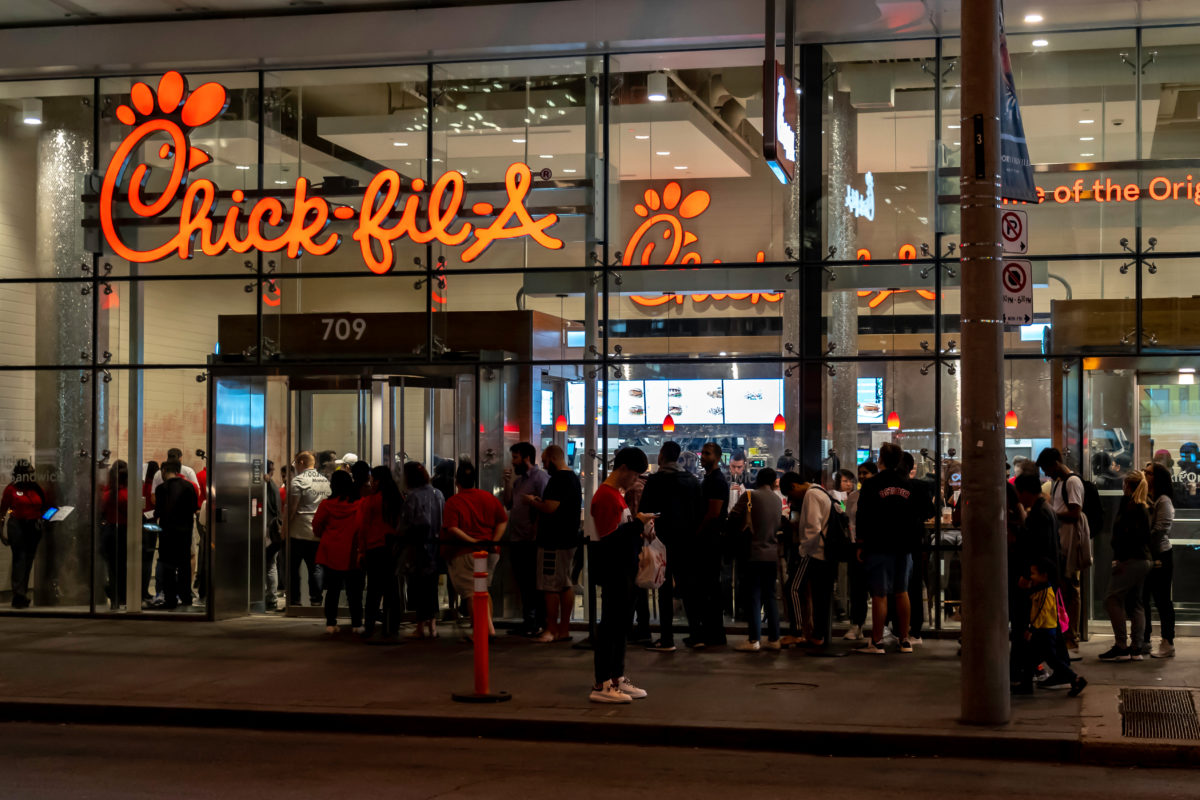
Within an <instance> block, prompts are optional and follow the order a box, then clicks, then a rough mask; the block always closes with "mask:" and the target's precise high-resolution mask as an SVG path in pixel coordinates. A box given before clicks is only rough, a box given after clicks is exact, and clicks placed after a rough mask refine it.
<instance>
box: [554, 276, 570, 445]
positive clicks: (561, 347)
mask: <svg viewBox="0 0 1200 800" xmlns="http://www.w3.org/2000/svg"><path fill="white" fill-rule="evenodd" d="M566 298H567V296H566V295H565V294H560V295H559V296H558V360H559V361H566V360H567V352H566V346H567V319H566V316H565V315H564V304H565V303H566ZM558 369H559V372H560V373H561V372H563V371H564V369H563V366H562V364H559V367H558ZM563 389H564V391H565V390H566V383H565V382H564V383H563ZM554 430H555V432H556V433H565V432H566V430H567V415H566V414H559V415H558V416H557V417H555V418H554Z"/></svg>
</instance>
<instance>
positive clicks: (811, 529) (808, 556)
mask: <svg viewBox="0 0 1200 800" xmlns="http://www.w3.org/2000/svg"><path fill="white" fill-rule="evenodd" d="M807 477H808V481H807V488H805V486H804V485H801V486H800V487H795V488H793V489H792V496H793V497H795V496H796V495H797V494H799V492H800V491H803V499H802V500H801V501H800V505H799V511H798V512H796V511H795V510H793V512H792V519H793V520H794V522H793V525H794V526H795V530H796V533H797V540H796V542H797V555H798V559H797V564H796V569H795V570H793V571H792V572H791V573H789V576H788V601H789V602H790V603H791V604H792V607H793V608H794V609H796V610H795V611H794V612H793V613H795V614H796V615H797V616H799V615H800V611H799V608H800V601H801V598H802V597H803V596H804V595H805V594H808V596H809V598H810V599H811V602H812V634H811V635H810V636H808V637H799V638H797V637H796V636H795V635H794V634H793V636H792V637H791V639H790V644H792V645H795V646H797V647H814V648H824V647H827V646H828V645H829V633H830V631H829V609H830V603H831V602H832V600H833V580H834V577H835V576H836V575H837V563H836V562H834V561H831V560H828V559H827V558H826V552H825V530H826V528H827V527H828V525H829V515H830V513H831V512H832V510H833V502H834V501H833V498H832V497H831V496H830V494H829V493H828V492H827V491H825V489H824V488H823V487H822V486H821V485H820V483H818V482H817V480H816V478H817V474H816V473H815V471H810V472H809V475H808V476H807ZM791 507H792V508H793V509H796V506H795V505H794V504H793V505H792V506H791Z"/></svg>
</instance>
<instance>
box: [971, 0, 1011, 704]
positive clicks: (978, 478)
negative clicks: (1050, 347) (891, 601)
mask: <svg viewBox="0 0 1200 800" xmlns="http://www.w3.org/2000/svg"><path fill="white" fill-rule="evenodd" d="M962 31H963V35H962V53H963V55H962V64H963V90H962V126H963V130H964V131H970V133H971V138H970V139H969V140H964V141H965V142H966V144H967V146H966V147H964V148H963V151H962V152H963V157H962V172H961V178H960V183H961V190H960V195H961V197H960V203H961V204H962V245H961V252H962V301H961V302H962V370H963V377H962V398H963V399H962V403H963V411H962V443H963V459H962V460H963V488H962V497H963V554H962V568H963V650H962V721H963V722H965V723H970V724H976V725H998V724H1003V723H1005V722H1008V719H1009V715H1010V705H1009V680H1008V679H1009V674H1008V647H1009V645H1008V586H1007V578H1008V569H1007V564H1006V561H1007V551H1006V531H1005V518H1004V514H1005V490H1004V480H1005V474H1004V426H1003V425H1002V424H1001V419H1000V412H1001V407H1002V400H1003V385H1002V375H1003V358H1004V339H1003V336H1004V318H1003V311H1002V307H1001V299H1000V264H1001V260H1000V259H1001V245H1000V117H999V111H1000V104H999V97H1000V0H973V2H970V3H963V4H962Z"/></svg>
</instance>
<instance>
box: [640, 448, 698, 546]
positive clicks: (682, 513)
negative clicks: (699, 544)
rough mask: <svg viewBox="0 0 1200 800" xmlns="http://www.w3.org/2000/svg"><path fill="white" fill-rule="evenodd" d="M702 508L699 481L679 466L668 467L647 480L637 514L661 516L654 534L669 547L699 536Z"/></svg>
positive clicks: (656, 523) (655, 523) (655, 526)
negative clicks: (697, 513) (699, 514)
mask: <svg viewBox="0 0 1200 800" xmlns="http://www.w3.org/2000/svg"><path fill="white" fill-rule="evenodd" d="M700 506H701V501H700V481H699V480H697V479H696V476H695V475H693V474H692V473H690V472H688V471H687V470H684V469H680V468H679V465H678V464H667V465H664V466H663V467H661V468H660V469H659V470H658V471H657V472H655V473H654V474H652V475H651V476H650V477H648V478H646V488H645V489H644V490H642V500H641V503H639V504H638V511H641V512H643V513H647V514H661V515H662V516H661V517H659V518H658V519H656V520H655V521H654V533H655V535H656V536H658V538H659V539H662V542H663V544H665V545H666V546H667V547H670V546H671V545H673V544H678V543H682V542H683V541H685V540H687V539H688V538H689V537H691V536H692V535H693V534H694V533H695V532H696V528H697V526H699V524H700V518H699V517H697V516H696V511H697V509H699V508H700Z"/></svg>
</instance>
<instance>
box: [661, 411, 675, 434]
mask: <svg viewBox="0 0 1200 800" xmlns="http://www.w3.org/2000/svg"><path fill="white" fill-rule="evenodd" d="M674 432H675V418H674V417H672V416H671V415H670V414H667V415H666V416H665V417H663V433H674Z"/></svg>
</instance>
